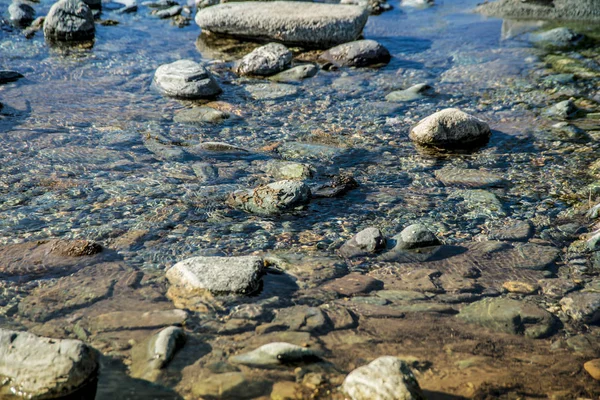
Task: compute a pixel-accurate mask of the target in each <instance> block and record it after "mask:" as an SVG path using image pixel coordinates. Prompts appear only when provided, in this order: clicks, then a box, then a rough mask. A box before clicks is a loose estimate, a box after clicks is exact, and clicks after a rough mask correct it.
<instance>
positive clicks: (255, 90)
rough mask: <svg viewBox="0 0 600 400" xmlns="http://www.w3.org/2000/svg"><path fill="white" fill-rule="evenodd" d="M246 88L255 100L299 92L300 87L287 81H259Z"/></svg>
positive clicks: (277, 97)
mask: <svg viewBox="0 0 600 400" xmlns="http://www.w3.org/2000/svg"><path fill="white" fill-rule="evenodd" d="M244 89H246V91H247V92H248V93H250V96H252V98H253V99H254V100H276V99H281V98H283V97H287V96H293V95H295V94H297V93H298V88H297V87H296V86H294V85H289V84H287V83H257V84H255V85H246V86H244Z"/></svg>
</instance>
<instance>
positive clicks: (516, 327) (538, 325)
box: [458, 297, 556, 339]
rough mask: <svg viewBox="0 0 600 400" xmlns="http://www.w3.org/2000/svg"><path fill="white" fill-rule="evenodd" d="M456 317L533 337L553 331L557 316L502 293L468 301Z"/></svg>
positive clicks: (490, 327) (539, 336) (499, 330)
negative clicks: (495, 296)
mask: <svg viewBox="0 0 600 400" xmlns="http://www.w3.org/2000/svg"><path fill="white" fill-rule="evenodd" d="M458 318H460V319H462V320H463V321H466V322H469V323H473V324H477V325H481V326H483V327H485V328H489V329H492V330H495V331H498V332H504V333H511V334H513V335H517V334H523V335H525V336H527V337H529V338H533V339H538V338H543V337H546V336H548V335H550V334H552V332H553V331H554V328H555V326H556V318H555V317H554V316H553V315H552V314H550V313H549V312H548V311H546V310H544V309H543V308H540V307H539V306H537V305H536V304H534V303H530V302H526V301H519V300H512V299H507V298H501V297H500V298H487V299H483V300H480V301H477V302H475V303H472V304H469V305H468V306H466V307H464V308H463V309H462V310H461V311H460V313H459V314H458Z"/></svg>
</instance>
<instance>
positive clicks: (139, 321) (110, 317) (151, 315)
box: [86, 309, 188, 333]
mask: <svg viewBox="0 0 600 400" xmlns="http://www.w3.org/2000/svg"><path fill="white" fill-rule="evenodd" d="M187 318H188V313H187V312H186V311H183V310H177V309H175V310H159V311H147V312H139V311H113V312H109V313H106V314H101V315H98V316H96V317H93V318H90V319H89V320H88V321H86V327H87V328H88V329H89V330H90V331H92V332H96V333H101V332H117V331H123V330H136V329H156V328H163V327H165V326H170V325H183V324H184V322H185V321H186V319H187Z"/></svg>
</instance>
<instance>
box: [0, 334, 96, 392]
mask: <svg viewBox="0 0 600 400" xmlns="http://www.w3.org/2000/svg"><path fill="white" fill-rule="evenodd" d="M97 370H98V361H97V356H96V352H95V351H94V350H93V349H92V348H90V347H88V346H87V345H86V344H84V343H83V342H81V341H79V340H70V339H65V340H59V339H50V338H45V337H39V336H36V335H33V334H31V333H27V332H15V331H9V330H4V329H0V376H2V380H3V382H2V385H1V386H0V397H2V398H4V397H5V396H9V395H12V394H14V393H23V394H24V397H27V398H29V399H52V398H61V396H68V395H69V394H72V393H73V392H75V391H77V390H79V389H80V388H82V387H83V386H85V385H86V384H88V383H90V382H91V381H92V380H93V379H94V378H95V376H96V372H97Z"/></svg>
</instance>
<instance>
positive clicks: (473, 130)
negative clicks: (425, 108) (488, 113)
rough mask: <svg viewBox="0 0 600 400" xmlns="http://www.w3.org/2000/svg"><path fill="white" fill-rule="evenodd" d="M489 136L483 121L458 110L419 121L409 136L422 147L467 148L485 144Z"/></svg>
mask: <svg viewBox="0 0 600 400" xmlns="http://www.w3.org/2000/svg"><path fill="white" fill-rule="evenodd" d="M490 135H491V130H490V127H489V125H488V124H487V123H485V122H484V121H482V120H480V119H478V118H476V117H474V116H472V115H469V114H467V113H465V112H462V111H460V110H459V109H456V108H446V109H444V110H442V111H438V112H436V113H435V114H432V115H430V116H428V117H427V118H424V119H423V120H421V121H420V122H419V123H418V124H417V125H416V126H414V127H413V128H412V129H411V130H410V135H409V136H410V138H411V139H412V140H413V141H414V142H416V143H418V144H420V145H423V146H434V147H468V146H469V145H474V144H482V143H485V142H487V140H488V139H489V137H490Z"/></svg>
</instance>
